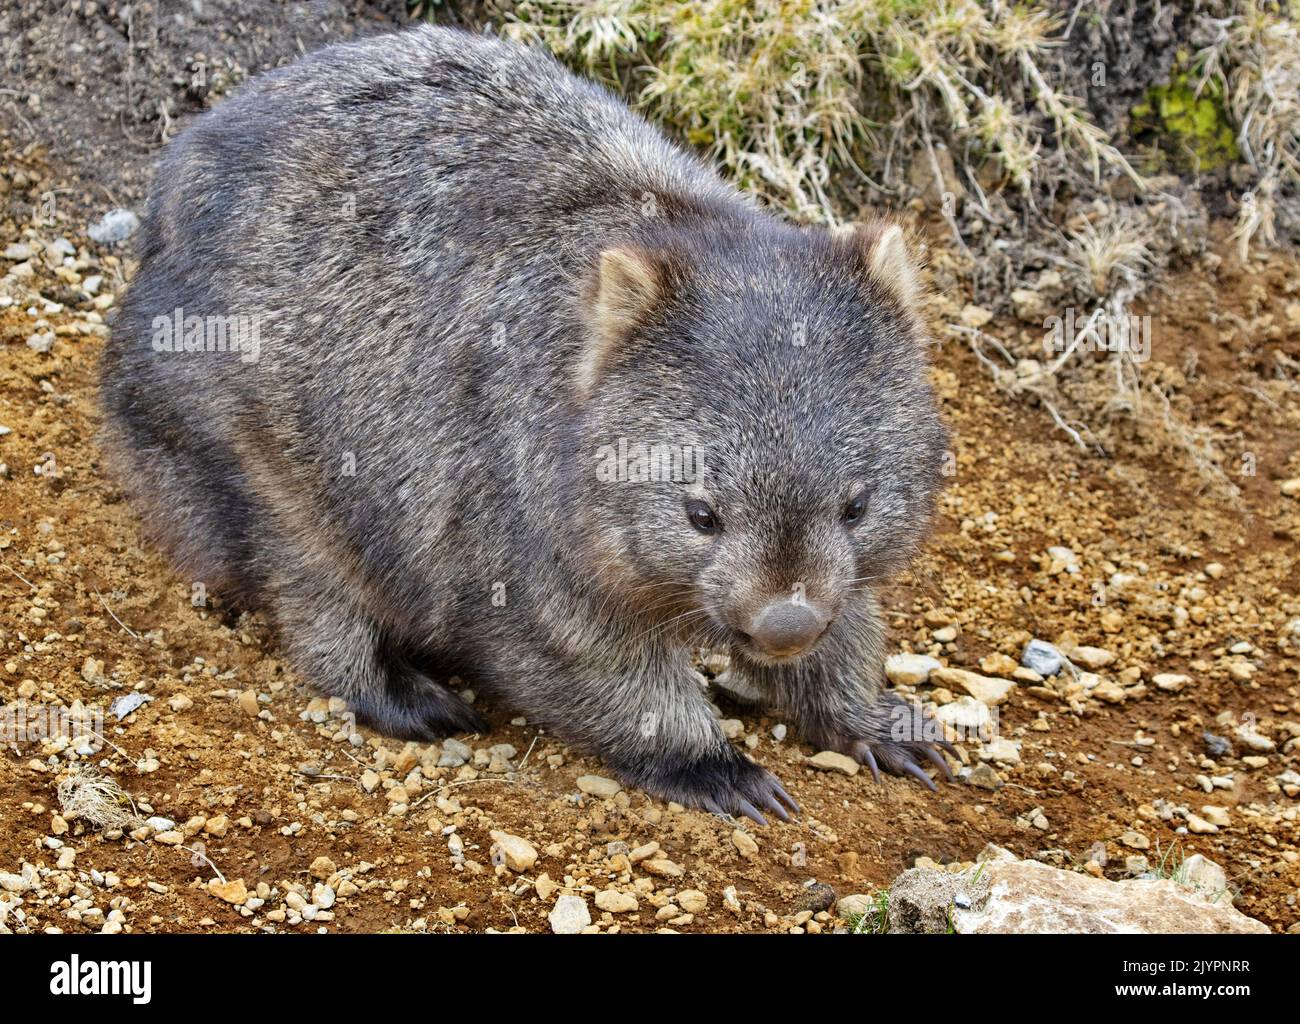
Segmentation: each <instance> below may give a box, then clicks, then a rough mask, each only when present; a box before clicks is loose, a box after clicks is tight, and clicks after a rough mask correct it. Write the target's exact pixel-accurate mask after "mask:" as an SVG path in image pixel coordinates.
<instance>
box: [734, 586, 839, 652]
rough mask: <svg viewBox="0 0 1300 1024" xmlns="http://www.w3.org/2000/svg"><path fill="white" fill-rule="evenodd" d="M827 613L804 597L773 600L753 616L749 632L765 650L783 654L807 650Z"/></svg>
mask: <svg viewBox="0 0 1300 1024" xmlns="http://www.w3.org/2000/svg"><path fill="white" fill-rule="evenodd" d="M826 622H827V619H826V616H825V615H823V614H822V613H821V612H820V611H818V609H817V608H815V607H813V605H811V604H809V603H807V602H806V601H791V600H788V599H785V598H783V599H781V600H780V601H773V602H772V603H771V604H769V605H768V606H767V607H766V608H764V609H763V610H762V611H761V612H759V613H758V614H757V615H755V616H754V619H753V622H751V623H750V627H749V635H750V637H751V638H752V640H753V642H754V646H755V647H757V648H758V649H759V650H760V651H762V652H763V653H764V654H767V655H770V656H772V657H774V658H786V657H789V656H790V655H793V654H802V653H803V652H804V651H806V650H808V648H810V647H811V646H812V645H813V644H814V643H816V642H817V638H818V637H819V636H821V635H822V633H823V632H824V631H825V629H826Z"/></svg>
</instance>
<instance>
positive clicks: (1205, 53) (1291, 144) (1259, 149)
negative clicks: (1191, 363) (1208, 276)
mask: <svg viewBox="0 0 1300 1024" xmlns="http://www.w3.org/2000/svg"><path fill="white" fill-rule="evenodd" d="M1227 8H1228V9H1227V10H1220V11H1218V12H1214V11H1206V12H1204V13H1202V14H1201V15H1200V17H1199V18H1198V20H1197V32H1198V37H1199V38H1200V39H1201V40H1203V41H1204V45H1203V46H1202V47H1201V49H1200V50H1199V51H1198V52H1197V54H1196V61H1197V63H1198V64H1199V65H1200V66H1201V69H1202V70H1201V85H1202V86H1203V87H1204V86H1205V85H1206V84H1207V83H1209V82H1212V81H1214V82H1218V83H1219V84H1220V85H1221V86H1222V89H1223V95H1224V101H1225V105H1226V107H1227V110H1228V113H1229V115H1230V116H1231V118H1232V120H1233V122H1234V124H1235V125H1236V127H1237V146H1238V148H1239V149H1240V150H1241V153H1242V155H1243V156H1244V157H1245V159H1246V161H1247V162H1248V163H1249V164H1250V166H1251V168H1252V170H1253V171H1254V172H1255V175H1256V182H1255V185H1254V187H1253V188H1252V189H1251V190H1250V191H1248V192H1246V193H1244V194H1243V196H1242V198H1241V209H1240V212H1239V214H1238V218H1237V225H1236V230H1235V232H1234V237H1235V238H1236V239H1237V242H1238V246H1239V253H1240V256H1241V258H1242V259H1243V260H1244V259H1245V258H1246V255H1247V253H1248V251H1249V246H1250V242H1251V239H1253V238H1254V237H1255V236H1256V235H1258V236H1259V237H1260V238H1262V239H1263V240H1264V241H1265V242H1267V243H1270V244H1271V243H1273V242H1274V241H1276V236H1277V231H1276V225H1277V218H1278V214H1279V204H1286V205H1287V206H1288V207H1289V209H1288V211H1287V212H1288V213H1289V215H1290V219H1291V220H1292V221H1293V222H1294V223H1297V224H1300V26H1297V24H1296V21H1295V20H1294V19H1295V18H1296V17H1297V16H1300V5H1297V4H1294V3H1293V4H1292V11H1291V15H1292V16H1291V17H1290V18H1288V17H1285V16H1284V15H1283V12H1282V9H1281V8H1280V6H1279V5H1278V4H1276V3H1259V2H1251V0H1239V2H1234V3H1231V4H1229V5H1227ZM1216 13H1217V14H1218V16H1217V17H1216V16H1215V15H1216Z"/></svg>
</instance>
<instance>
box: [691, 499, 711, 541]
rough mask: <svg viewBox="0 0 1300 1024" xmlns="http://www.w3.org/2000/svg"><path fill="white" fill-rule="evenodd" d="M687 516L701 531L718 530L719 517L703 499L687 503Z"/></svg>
mask: <svg viewBox="0 0 1300 1024" xmlns="http://www.w3.org/2000/svg"><path fill="white" fill-rule="evenodd" d="M686 518H687V519H689V520H690V521H691V525H692V526H693V527H695V528H696V529H697V530H699V531H700V533H715V532H717V530H718V517H717V516H716V515H714V514H713V509H711V508H709V506H708V505H707V504H705V503H704V502H702V501H696V500H691V501H688V502H687V503H686Z"/></svg>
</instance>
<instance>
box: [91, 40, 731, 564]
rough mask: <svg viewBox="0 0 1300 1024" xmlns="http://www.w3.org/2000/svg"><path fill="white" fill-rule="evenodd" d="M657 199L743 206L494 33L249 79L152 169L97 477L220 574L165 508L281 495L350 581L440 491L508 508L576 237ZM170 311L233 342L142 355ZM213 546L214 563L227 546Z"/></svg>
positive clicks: (628, 218)
mask: <svg viewBox="0 0 1300 1024" xmlns="http://www.w3.org/2000/svg"><path fill="white" fill-rule="evenodd" d="M681 207H690V208H692V209H696V208H701V207H707V208H709V209H711V210H716V211H717V212H719V213H721V214H722V215H725V216H737V215H739V216H745V217H748V216H751V215H753V211H752V208H751V207H750V206H749V204H748V203H747V202H746V201H744V200H742V199H741V198H740V197H739V195H738V194H737V193H736V192H735V191H734V190H733V189H731V188H730V187H729V186H727V185H725V184H723V183H722V181H721V180H720V179H719V178H718V177H717V176H716V175H715V174H714V173H713V172H712V171H710V170H708V169H707V168H705V167H704V166H703V165H702V164H701V163H700V162H699V161H697V160H696V159H695V158H693V157H691V156H689V155H687V154H686V153H685V152H683V151H682V150H680V149H678V148H677V147H676V146H674V145H672V144H671V143H669V142H668V141H667V140H666V139H665V138H664V137H663V136H662V135H661V134H660V133H659V132H658V131H657V130H656V129H654V128H652V127H651V126H650V125H648V124H647V123H646V122H644V121H643V120H642V119H641V118H639V117H637V116H636V115H634V114H633V113H631V112H630V111H629V110H628V109H627V108H626V106H624V105H623V104H622V103H621V102H620V101H619V100H618V99H616V98H615V97H613V96H612V95H610V94H609V93H607V92H606V91H605V90H603V89H601V88H599V87H598V86H595V85H593V84H591V83H589V82H586V81H584V80H582V79H579V78H577V77H576V76H574V75H572V74H570V73H569V72H568V71H566V70H565V69H564V68H563V67H562V66H561V65H560V64H559V63H558V62H556V61H555V60H554V59H553V58H552V57H551V56H550V55H549V54H546V53H544V52H542V51H538V50H533V49H528V48H525V47H523V46H520V45H517V44H514V43H512V42H508V41H504V40H500V39H496V38H493V37H491V36H481V35H474V34H470V33H465V32H461V31H456V30H451V29H441V28H432V27H425V28H421V29H417V30H414V31H410V32H405V33H402V34H399V35H392V36H382V37H376V38H373V39H369V40H365V41H361V42H357V43H350V44H345V45H339V46H333V47H329V48H327V49H324V50H321V51H318V52H316V53H313V54H310V55H308V56H306V57H304V58H303V59H301V60H299V61H297V62H296V63H294V64H292V65H290V66H287V67H285V68H282V69H279V70H277V71H274V72H272V73H269V74H267V75H263V76H261V77H259V78H257V79H254V80H253V81H251V82H249V83H248V84H247V85H246V86H245V87H244V88H243V89H241V91H240V92H239V93H237V94H236V95H235V96H234V97H232V98H230V99H228V100H226V101H224V102H222V103H221V104H220V105H219V106H217V107H216V108H215V109H214V110H213V111H211V112H209V113H207V114H205V115H204V116H202V117H201V118H199V119H198V120H197V121H196V122H195V123H194V124H193V125H191V126H190V127H189V128H188V129H187V130H186V131H185V132H184V133H182V135H181V136H179V137H178V138H177V139H176V140H174V141H173V142H172V143H171V144H170V146H169V147H168V149H167V152H166V153H165V155H164V157H163V158H162V160H161V162H160V164H159V167H158V170H157V174H156V178H155V185H154V190H153V193H152V196H151V200H150V204H149V207H148V210H147V214H146V218H145V222H144V225H143V227H142V232H141V238H140V244H139V250H138V252H139V257H140V265H139V269H138V271H137V274H136V277H135V279H134V281H133V282H132V285H131V288H130V290H129V291H128V294H127V296H126V299H125V301H124V303H123V307H122V310H121V314H120V316H119V318H118V320H117V322H116V323H115V325H114V329H113V336H112V339H111V341H110V343H109V346H108V349H107V351H106V355H105V361H104V393H105V403H106V407H107V409H106V411H107V415H106V417H105V418H106V422H107V442H108V448H109V449H110V451H111V452H112V453H114V454H115V455H116V459H117V462H118V468H119V475H120V476H121V478H122V479H123V480H124V482H125V483H126V485H127V488H128V490H131V491H134V492H136V495H137V497H139V498H141V499H142V500H143V501H144V502H145V503H146V506H149V505H152V507H153V514H152V515H151V516H148V517H147V518H149V519H152V520H153V521H155V522H157V523H160V524H162V526H161V528H160V530H158V531H155V532H156V533H157V534H159V539H160V540H161V541H162V543H164V545H165V546H167V547H169V548H170V549H171V550H172V552H173V554H174V555H176V556H177V558H178V560H179V561H181V562H182V564H187V565H193V566H194V567H195V571H196V572H206V573H209V575H210V576H217V577H222V576H224V575H226V574H225V573H222V572H221V571H219V568H214V567H213V566H212V565H211V564H210V560H207V559H205V558H204V557H202V553H203V552H206V551H208V550H210V549H211V548H212V547H213V546H214V545H213V543H212V542H211V541H210V540H209V541H194V540H192V539H191V538H190V537H188V536H179V535H176V536H171V537H169V536H168V530H169V527H168V526H167V525H166V524H167V523H168V522H169V521H175V520H177V519H178V518H182V519H184V521H185V522H187V523H194V522H195V521H202V520H203V519H204V518H205V517H211V518H214V519H215V518H216V517H219V516H220V517H224V518H225V519H226V520H227V521H233V522H235V523H240V522H243V521H244V520H245V519H247V520H249V521H252V520H254V519H256V518H257V514H256V508H257V506H258V505H259V504H261V505H264V506H267V507H270V508H272V509H274V510H276V511H277V514H281V515H286V514H288V513H286V511H285V510H301V511H300V512H299V513H298V514H299V515H300V517H301V518H302V520H303V521H302V522H301V524H300V532H302V533H304V534H307V533H313V534H328V535H329V536H330V541H329V546H330V550H331V551H335V552H337V551H346V550H349V549H351V550H355V551H357V552H358V554H357V557H358V558H359V559H364V560H368V562H369V563H370V564H367V565H365V566H364V567H362V569H361V571H362V572H364V573H365V574H366V575H368V576H374V575H375V574H376V572H384V571H385V570H386V569H388V568H389V567H390V566H391V564H393V563H395V562H396V561H397V556H396V552H397V551H399V550H400V549H401V548H402V547H403V546H404V545H411V544H415V545H417V546H421V547H426V548H427V547H428V545H429V543H430V538H431V536H433V537H439V539H440V541H450V540H451V538H449V537H447V536H445V535H440V534H439V530H440V525H439V524H443V523H447V522H449V521H454V520H455V519H456V517H457V506H458V505H459V503H460V502H461V500H462V496H463V495H467V494H472V493H474V492H475V490H477V492H478V493H479V494H482V493H484V492H487V493H491V494H493V496H494V501H496V502H498V503H499V504H503V505H506V506H508V505H509V504H510V503H511V502H512V500H514V499H515V498H516V497H518V495H516V494H515V493H514V492H515V490H516V489H517V487H518V486H519V481H520V480H521V479H525V478H526V477H528V476H532V477H533V478H536V476H537V473H538V470H537V468H536V467H537V466H539V465H543V466H544V465H554V464H555V463H557V462H558V461H559V456H558V455H557V453H556V445H557V443H558V442H557V440H556V438H554V437H552V436H551V435H550V433H548V425H549V424H552V423H556V422H558V421H560V420H561V419H562V418H563V417H561V416H560V415H559V414H558V413H559V410H558V409H557V403H559V402H561V401H562V400H563V391H564V389H563V388H561V387H558V386H556V385H557V384H558V383H559V378H560V377H562V376H564V375H566V374H567V373H568V367H569V364H570V363H571V361H572V356H573V348H574V346H575V345H576V344H577V337H578V332H577V330H576V327H575V324H574V309H573V307H574V295H575V291H576V289H577V287H578V282H577V277H578V276H579V274H580V273H581V272H582V271H583V270H584V269H585V268H586V267H588V266H590V265H591V263H592V260H593V259H594V257H595V254H596V253H597V252H598V251H599V249H600V247H601V245H602V239H607V238H618V237H625V236H626V235H627V234H628V233H629V231H630V230H632V229H634V228H635V227H636V226H637V225H638V223H643V222H644V219H645V217H646V215H647V214H656V213H664V212H671V211H672V210H673V209H674V208H681ZM193 315H197V316H198V317H200V318H210V317H214V316H215V317H222V316H225V317H239V318H243V321H244V322H246V323H249V324H252V325H255V328H256V330H255V338H254V339H253V342H254V344H251V345H250V346H249V347H248V348H247V349H246V350H242V351H234V350H232V351H230V352H228V353H201V354H194V353H189V352H174V351H162V352H160V351H158V350H157V345H156V344H155V343H154V341H155V339H156V334H157V332H156V329H155V324H156V323H157V322H158V319H157V318H158V317H160V316H161V317H164V318H174V319H177V320H179V319H180V318H181V317H182V316H184V317H189V316H193ZM173 457H174V458H173ZM349 460H351V461H352V463H354V464H356V465H357V467H358V468H357V470H356V473H355V476H351V477H347V478H345V479H340V475H339V474H340V467H341V466H346V465H347V464H348V461H349ZM173 462H174V463H175V465H176V468H175V471H174V472H170V473H169V472H168V466H169V465H171V464H172V463H173ZM124 463H125V465H123V464H124ZM195 466H198V467H200V469H199V470H197V471H196V469H195ZM521 467H522V468H521ZM186 476H188V477H190V478H193V479H194V480H195V485H194V486H192V485H190V484H186V483H185V482H184V480H183V479H182V478H183V477H186ZM195 486H197V487H198V491H197V492H195ZM344 489H346V493H344ZM465 500H468V499H465ZM232 506H233V508H234V510H235V511H234V513H233V514H232V511H231V507H232ZM245 508H247V510H248V511H247V514H246V515H245V513H244V511H243V510H244V509H245ZM213 526H214V528H217V524H216V523H214V524H213ZM221 529H222V536H224V537H227V538H228V537H229V534H230V531H229V530H228V529H225V528H224V527H222V528H221ZM249 529H251V527H250V528H249ZM199 532H200V533H202V531H199ZM244 532H247V530H245V531H244ZM237 536H238V534H237ZM376 536H379V537H382V538H383V539H384V540H383V543H380V542H377V541H376V540H375V538H376ZM478 540H483V538H481V537H480V538H478ZM488 542H489V543H490V538H489V541H488ZM227 545H228V546H229V547H230V548H231V550H229V551H227V552H226V553H225V554H224V555H223V557H222V559H220V561H222V562H229V561H230V560H232V559H238V558H239V557H240V553H241V551H242V550H243V548H244V546H245V545H244V544H243V543H242V541H238V540H236V541H230V540H227ZM218 546H219V545H218Z"/></svg>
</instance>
